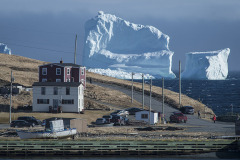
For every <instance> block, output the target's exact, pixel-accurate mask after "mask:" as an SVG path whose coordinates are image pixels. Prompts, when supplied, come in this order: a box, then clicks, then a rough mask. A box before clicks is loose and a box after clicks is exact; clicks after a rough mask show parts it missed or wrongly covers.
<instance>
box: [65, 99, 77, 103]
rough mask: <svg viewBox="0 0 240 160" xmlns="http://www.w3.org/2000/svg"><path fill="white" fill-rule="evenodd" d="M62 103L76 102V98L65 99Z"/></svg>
mask: <svg viewBox="0 0 240 160" xmlns="http://www.w3.org/2000/svg"><path fill="white" fill-rule="evenodd" d="M62 104H74V100H73V99H63V100H62Z"/></svg>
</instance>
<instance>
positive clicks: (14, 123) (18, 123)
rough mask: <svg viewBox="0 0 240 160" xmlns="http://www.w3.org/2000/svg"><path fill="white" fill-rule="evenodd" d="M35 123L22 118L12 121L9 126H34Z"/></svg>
mask: <svg viewBox="0 0 240 160" xmlns="http://www.w3.org/2000/svg"><path fill="white" fill-rule="evenodd" d="M34 126H35V124H34V123H31V122H27V121H24V120H15V121H12V122H11V124H10V127H17V128H18V127H34Z"/></svg>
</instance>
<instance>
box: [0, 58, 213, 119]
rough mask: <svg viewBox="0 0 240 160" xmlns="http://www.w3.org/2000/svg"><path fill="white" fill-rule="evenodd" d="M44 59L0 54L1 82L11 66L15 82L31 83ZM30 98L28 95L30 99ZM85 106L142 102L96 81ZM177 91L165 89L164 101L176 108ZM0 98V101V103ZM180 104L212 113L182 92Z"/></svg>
mask: <svg viewBox="0 0 240 160" xmlns="http://www.w3.org/2000/svg"><path fill="white" fill-rule="evenodd" d="M46 63H47V62H43V61H39V60H34V59H30V58H26V57H21V56H15V55H7V54H0V65H1V67H0V82H2V83H5V82H9V81H10V74H11V69H12V71H13V75H14V78H15V82H16V83H20V84H23V85H26V86H31V85H32V84H33V82H36V81H38V66H39V65H43V64H46ZM87 78H88V79H89V78H92V79H93V80H94V81H99V82H103V83H107V84H116V85H121V86H124V87H126V88H130V87H131V82H130V81H126V80H121V79H116V78H112V77H107V76H102V75H99V74H94V73H89V72H88V73H87ZM141 88H142V85H141V83H136V82H135V83H134V89H135V90H138V91H141ZM152 91H153V96H155V97H158V98H159V99H162V89H161V88H160V87H156V86H154V87H153V88H152ZM145 93H149V87H148V86H147V84H146V87H145ZM29 100H31V99H29ZM85 100H86V101H85V105H86V106H85V107H86V108H112V107H113V106H115V107H120V108H124V107H131V106H139V107H140V106H141V104H140V103H138V102H136V101H134V104H131V102H130V97H129V96H127V95H125V94H123V93H121V92H118V91H114V90H111V89H108V88H102V87H99V86H96V85H89V84H88V85H87V90H86V92H85ZM178 100H179V97H178V93H176V92H172V91H170V90H166V89H165V103H168V104H170V105H172V106H173V107H175V108H179V107H180V106H179V104H178ZM1 102H2V101H1V99H0V104H1ZM182 105H191V106H193V107H194V108H195V110H201V111H202V112H203V111H206V112H209V113H211V114H213V111H212V110H211V109H209V108H208V107H207V106H206V105H204V104H202V103H200V102H199V101H197V100H194V99H192V98H189V97H188V96H186V95H182Z"/></svg>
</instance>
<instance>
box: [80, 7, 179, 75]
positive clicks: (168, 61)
mask: <svg viewBox="0 0 240 160" xmlns="http://www.w3.org/2000/svg"><path fill="white" fill-rule="evenodd" d="M168 43H169V36H168V35H166V34H163V33H162V32H161V31H159V30H158V29H157V28H155V27H152V26H144V25H140V24H134V23H130V22H128V21H125V20H123V19H121V18H119V17H116V16H115V15H111V14H104V13H103V12H102V11H100V12H99V13H98V15H97V16H96V17H95V18H92V19H90V20H88V21H87V22H86V23H85V45H84V53H83V65H85V66H87V67H89V68H93V69H92V71H96V70H99V69H101V71H102V70H107V71H106V72H108V73H109V72H110V70H111V71H112V73H113V72H114V73H115V72H117V73H118V74H121V73H122V72H118V71H119V70H121V71H123V72H125V73H131V72H135V73H144V74H149V75H151V76H153V77H155V78H160V77H165V78H175V77H176V76H175V74H174V73H173V72H172V70H171V67H172V56H173V52H172V51H170V50H169V48H168ZM111 75H112V76H114V75H115V76H114V77H118V78H119V77H122V78H124V76H120V75H117V74H111ZM129 75H130V74H129Z"/></svg>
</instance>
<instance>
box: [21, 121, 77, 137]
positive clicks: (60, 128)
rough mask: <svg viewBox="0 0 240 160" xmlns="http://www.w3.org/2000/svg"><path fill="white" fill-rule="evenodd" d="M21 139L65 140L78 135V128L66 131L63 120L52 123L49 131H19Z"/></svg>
mask: <svg viewBox="0 0 240 160" xmlns="http://www.w3.org/2000/svg"><path fill="white" fill-rule="evenodd" d="M17 134H18V136H19V137H20V138H21V139H48V138H64V137H70V136H74V135H76V134H77V129H76V128H70V129H64V125H63V120H54V121H50V130H49V131H37V132H30V131H17Z"/></svg>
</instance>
